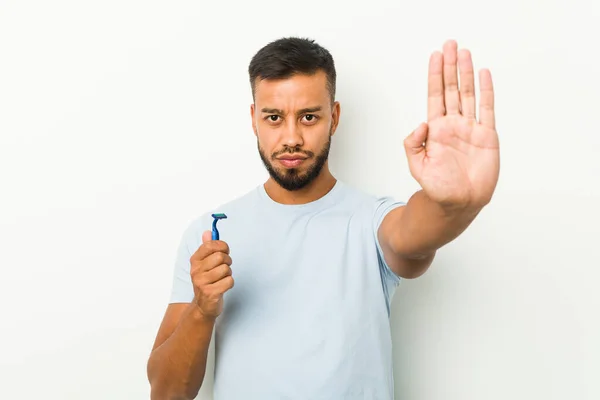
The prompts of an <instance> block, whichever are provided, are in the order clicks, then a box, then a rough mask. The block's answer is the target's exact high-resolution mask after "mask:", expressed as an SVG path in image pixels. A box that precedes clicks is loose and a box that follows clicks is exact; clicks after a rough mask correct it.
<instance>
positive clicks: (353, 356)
mask: <svg viewBox="0 0 600 400" xmlns="http://www.w3.org/2000/svg"><path fill="white" fill-rule="evenodd" d="M249 75H250V83H251V88H252V92H253V97H254V102H253V104H252V105H251V109H250V111H251V117H252V127H253V130H254V134H255V135H256V137H257V143H258V150H259V154H260V157H261V158H262V161H263V162H264V164H265V167H266V168H267V170H268V172H269V174H270V177H269V179H268V180H267V182H266V183H264V184H261V185H259V186H258V187H257V188H256V189H255V190H252V191H251V192H249V193H247V194H245V195H243V196H241V197H239V198H237V199H235V200H233V201H231V202H229V203H227V204H225V205H223V206H222V207H220V208H218V209H216V210H211V212H207V213H206V214H205V215H203V216H201V217H199V218H198V219H196V220H195V221H194V222H193V223H192V224H191V225H190V226H189V228H188V229H187V230H186V232H185V233H184V235H183V239H182V242H181V246H180V248H179V252H178V256H177V260H176V265H175V272H174V281H173V289H172V295H171V301H170V304H169V306H168V308H167V311H166V314H165V316H164V320H163V321H162V324H161V326H160V329H159V331H158V334H157V337H156V342H155V344H154V347H153V350H152V353H151V355H150V359H149V362H148V377H149V381H150V385H151V392H152V395H151V397H152V399H193V398H194V397H195V396H196V395H197V393H198V391H199V388H200V386H201V384H202V382H203V379H204V374H205V368H206V359H207V354H208V348H209V344H210V341H211V336H212V334H213V332H214V334H215V350H216V355H215V360H216V361H215V383H214V396H215V399H216V400H239V399H248V400H249V399H261V400H267V399H302V400H308V399H329V400H331V399H377V400H387V399H393V397H394V394H393V391H394V387H393V373H392V348H391V346H392V338H391V335H390V326H389V308H390V301H391V298H392V295H393V293H394V290H395V288H396V287H397V285H398V283H399V281H400V280H401V279H403V278H404V279H411V278H416V277H418V276H420V275H422V274H423V273H424V272H425V271H426V270H427V268H428V267H429V266H430V264H431V263H432V260H433V258H434V255H435V253H436V251H437V250H438V249H439V248H440V247H442V246H444V245H445V244H447V243H449V242H450V241H452V240H454V239H455V238H456V237H457V236H458V235H459V234H460V233H461V232H463V231H464V230H465V229H466V228H467V226H468V225H469V224H470V223H471V222H472V221H473V219H474V218H475V217H476V216H477V214H478V213H479V212H480V211H481V209H482V208H483V207H484V206H485V205H486V204H488V202H489V201H490V199H491V197H492V193H493V192H494V190H495V186H496V182H497V180H498V174H499V145H498V136H497V134H496V131H495V121H494V108H493V105H494V97H493V89H492V80H491V75H490V73H489V71H487V70H482V71H481V72H480V74H479V79H480V105H479V116H478V117H479V118H478V119H476V100H475V93H474V72H473V65H472V61H471V56H470V53H469V52H468V51H467V50H461V51H460V52H459V51H457V46H456V43H455V42H454V41H448V42H446V43H445V44H444V46H443V52H434V53H433V54H432V55H431V58H430V64H429V80H428V87H429V97H428V105H427V107H428V121H427V122H426V123H423V124H421V125H420V126H419V127H418V128H417V129H416V130H414V131H413V132H412V133H411V134H410V135H409V136H408V137H407V138H406V139H405V142H404V144H405V150H406V155H407V159H408V163H409V167H410V172H411V174H412V176H413V177H414V178H415V179H416V180H417V182H418V183H419V184H420V186H421V188H422V190H420V191H418V192H417V193H415V194H414V195H413V196H411V198H410V199H409V201H408V202H407V203H406V204H405V203H401V202H396V201H394V200H392V199H390V198H385V197H384V198H377V197H372V196H369V195H367V194H364V193H362V192H360V191H358V190H356V189H354V188H351V187H350V186H348V185H346V184H343V183H342V182H340V181H338V180H336V178H335V177H334V176H333V175H332V174H331V172H330V171H329V168H328V162H327V157H328V153H329V146H330V143H331V138H332V136H333V135H334V134H335V132H336V128H337V126H338V122H339V119H340V104H339V103H338V102H337V101H335V87H336V83H335V82H336V72H335V67H334V62H333V59H332V57H331V55H330V53H329V52H328V51H327V50H325V49H324V48H322V47H321V46H319V45H318V44H316V43H315V42H313V41H310V40H305V39H300V38H284V39H280V40H277V41H274V42H272V43H270V44H268V45H266V46H265V47H264V48H262V49H261V50H260V51H258V53H257V54H256V55H255V56H254V57H253V59H252V61H251V63H250V66H249ZM458 75H460V88H459V84H458ZM213 212H215V213H225V214H226V215H227V217H228V219H226V220H223V221H221V222H219V224H220V225H219V230H220V234H221V236H220V238H221V239H220V240H212V238H211V233H210V226H211V223H212V218H211V214H212V213H213ZM234 282H235V285H234Z"/></svg>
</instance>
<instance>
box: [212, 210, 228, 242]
mask: <svg viewBox="0 0 600 400" xmlns="http://www.w3.org/2000/svg"><path fill="white" fill-rule="evenodd" d="M212 217H213V218H214V220H213V223H212V240H219V231H218V230H217V222H218V221H219V220H220V219H225V218H227V215H225V214H223V213H220V214H213V215H212Z"/></svg>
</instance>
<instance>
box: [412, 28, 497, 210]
mask: <svg viewBox="0 0 600 400" xmlns="http://www.w3.org/2000/svg"><path fill="white" fill-rule="evenodd" d="M459 74H460V85H459V80H458V76H459ZM474 80H475V77H474V70H473V62H472V60H471V54H470V52H469V51H468V50H463V49H461V50H460V51H457V44H456V42H455V41H453V40H449V41H447V42H446V43H445V44H444V46H443V53H440V52H434V53H433V54H432V55H431V58H430V60H429V79H428V101H427V123H423V124H421V125H420V126H419V127H418V128H417V129H416V130H415V131H413V132H412V133H411V134H410V136H408V137H407V138H406V139H405V141H404V147H405V150H406V155H407V158H408V164H409V168H410V172H411V174H412V176H413V177H414V178H415V179H416V180H417V182H418V183H419V184H420V185H421V187H422V188H423V191H424V192H425V194H426V195H427V197H429V198H430V199H431V200H433V201H435V202H437V203H439V204H440V205H441V206H442V207H444V208H447V209H449V210H454V209H459V210H460V209H480V208H482V207H483V206H485V205H486V204H487V203H488V202H489V201H490V200H491V197H492V194H493V192H494V190H495V188H496V183H497V182H498V175H499V170H500V153H499V143H498V134H497V132H496V123H495V115H494V89H493V84H492V77H491V74H490V71H489V70H486V69H484V70H481V71H480V72H479V88H480V91H479V115H476V96H475V82H474Z"/></svg>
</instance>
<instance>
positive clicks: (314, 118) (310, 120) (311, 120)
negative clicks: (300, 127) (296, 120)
mask: <svg viewBox="0 0 600 400" xmlns="http://www.w3.org/2000/svg"><path fill="white" fill-rule="evenodd" d="M318 118H319V117H317V116H316V115H314V114H306V115H305V116H304V117H303V119H304V120H305V121H306V122H308V123H315V122H317V119H318Z"/></svg>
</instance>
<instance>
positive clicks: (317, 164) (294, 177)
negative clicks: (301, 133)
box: [257, 132, 331, 191]
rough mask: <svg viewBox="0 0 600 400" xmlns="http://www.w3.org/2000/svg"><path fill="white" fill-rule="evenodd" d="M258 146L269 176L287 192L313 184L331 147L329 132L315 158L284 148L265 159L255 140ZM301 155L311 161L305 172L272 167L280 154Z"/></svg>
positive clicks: (294, 149)
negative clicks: (325, 141)
mask: <svg viewBox="0 0 600 400" xmlns="http://www.w3.org/2000/svg"><path fill="white" fill-rule="evenodd" d="M257 145H258V154H260V158H261V160H262V162H263V164H264V166H265V168H266V169H267V171H268V172H269V175H270V176H271V178H273V180H274V181H275V182H277V184H278V185H279V186H281V187H282V188H284V189H285V190H288V191H295V190H300V189H302V188H304V187H306V186H307V185H308V184H310V183H311V182H313V181H314V180H315V179H316V178H317V177H318V176H319V174H320V173H321V170H322V169H323V166H324V165H325V162H326V161H327V159H328V158H329V148H330V147H331V132H330V134H329V138H328V139H327V143H325V145H324V146H323V148H322V149H321V151H320V152H319V154H318V155H317V156H316V157H315V153H313V152H311V151H307V150H302V149H300V148H291V147H288V148H285V149H284V150H281V151H278V152H275V153H273V154H272V155H271V157H270V159H269V158H267V156H266V155H265V152H264V151H263V149H262V148H261V147H260V143H259V142H258V140H257ZM286 153H290V154H303V155H305V156H306V157H307V161H311V160H313V161H312V165H310V166H309V167H308V169H307V170H306V171H305V172H301V171H299V170H298V168H289V169H276V168H275V167H274V166H273V161H275V158H276V157H279V156H280V155H282V154H286Z"/></svg>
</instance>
